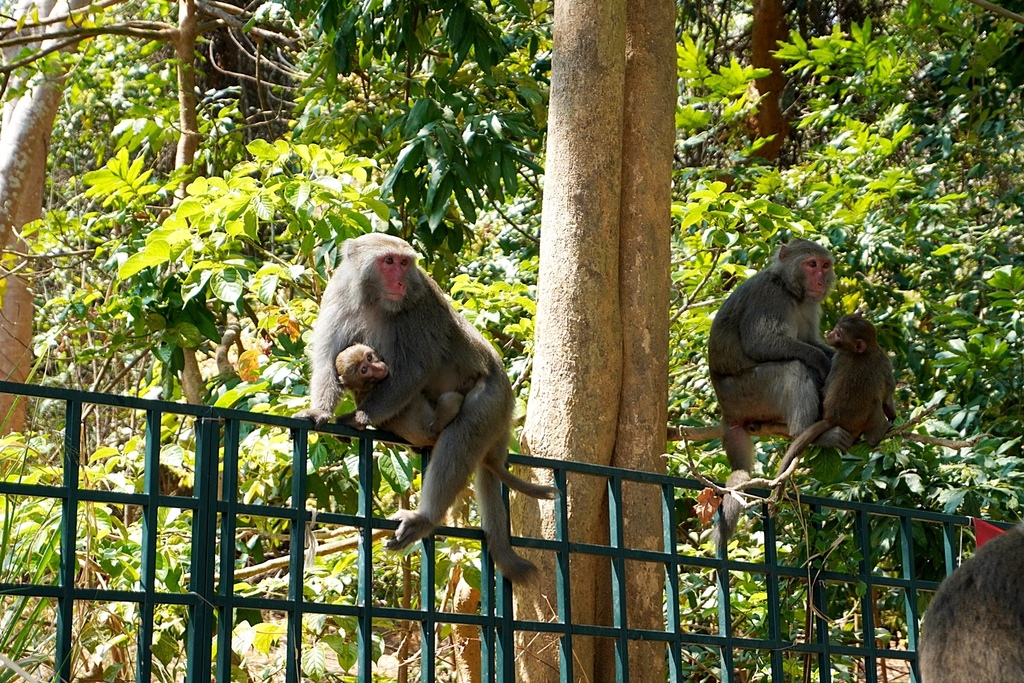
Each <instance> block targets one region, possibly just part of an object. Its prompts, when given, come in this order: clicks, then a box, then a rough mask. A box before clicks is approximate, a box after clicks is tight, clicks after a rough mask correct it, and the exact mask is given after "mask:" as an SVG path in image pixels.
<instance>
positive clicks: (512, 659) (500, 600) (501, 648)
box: [480, 487, 516, 683]
mask: <svg viewBox="0 0 1024 683" xmlns="http://www.w3.org/2000/svg"><path fill="white" fill-rule="evenodd" d="M501 492H502V493H501V495H502V500H503V502H504V504H505V507H506V509H511V508H509V507H508V505H509V497H508V493H509V492H508V489H506V488H505V487H501ZM505 529H506V530H507V531H508V532H509V534H510V535H511V533H512V520H511V518H508V517H506V519H505ZM480 547H481V549H482V551H483V552H482V554H481V557H480V562H481V563H482V564H486V565H487V568H488V571H490V572H491V575H493V577H494V596H495V599H496V604H495V608H496V610H497V616H498V617H499V618H498V620H497V622H496V623H495V633H494V637H495V643H496V646H497V651H496V653H495V654H496V655H497V664H496V667H495V669H496V673H497V680H498V681H499V683H515V680H516V641H515V632H514V631H513V630H512V629H511V628H509V621H510V620H511V618H512V614H513V612H512V584H511V582H510V581H509V580H508V579H506V578H505V577H504V576H502V574H501V571H500V570H498V569H497V567H495V565H494V561H493V560H492V558H491V555H490V553H489V552H487V543H486V542H484V543H481V544H480Z"/></svg>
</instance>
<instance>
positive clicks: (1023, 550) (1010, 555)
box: [918, 525, 1024, 683]
mask: <svg viewBox="0 0 1024 683" xmlns="http://www.w3.org/2000/svg"><path fill="white" fill-rule="evenodd" d="M1022 579H1024V525H1022V526H1016V527H1014V528H1012V529H1010V530H1008V531H1006V532H1005V533H1003V534H1001V535H999V536H996V537H995V538H993V539H992V540H990V541H989V542H988V543H986V544H985V545H983V546H981V547H980V548H978V551H977V552H976V553H975V554H974V556H973V557H971V558H969V559H968V560H967V561H966V562H964V563H963V564H962V565H961V566H960V567H959V568H958V569H957V570H956V571H954V572H953V573H952V574H950V575H949V576H947V577H946V579H945V580H944V581H943V582H942V584H941V585H939V590H938V592H936V593H935V597H934V598H933V599H932V602H931V605H929V606H928V611H927V612H925V615H924V624H923V625H922V627H921V641H920V646H919V648H918V662H919V664H920V667H921V683H1019V681H1022V680H1024V580H1022Z"/></svg>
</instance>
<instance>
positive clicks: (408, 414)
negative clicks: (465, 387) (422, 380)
mask: <svg viewBox="0 0 1024 683" xmlns="http://www.w3.org/2000/svg"><path fill="white" fill-rule="evenodd" d="M353 351H354V352H355V353H352V352H353ZM366 354H369V358H370V359H372V361H370V362H374V363H375V364H379V366H382V367H383V368H384V371H385V372H389V368H387V366H386V364H385V363H384V362H383V361H381V360H379V359H377V358H376V352H375V351H374V350H373V349H371V348H370V347H369V346H367V345H366V344H353V345H352V346H350V347H348V348H347V349H345V350H344V351H342V352H341V353H339V354H338V357H337V359H336V360H335V368H336V369H337V371H338V376H339V378H340V379H341V383H342V385H343V386H344V387H345V389H347V390H349V391H350V392H351V393H352V398H353V400H354V401H355V403H356V406H357V407H358V406H360V405H362V402H363V399H365V398H366V396H367V395H368V394H369V393H370V390H372V389H373V387H375V386H376V385H377V384H378V382H380V378H377V377H375V376H374V375H373V374H368V375H365V376H364V375H360V374H359V373H358V366H359V365H361V364H363V363H364V362H368V361H366V360H362V359H363V358H364V357H365V356H366ZM463 400H465V397H464V396H463V395H462V394H460V393H459V392H457V391H446V392H445V393H443V394H441V395H440V396H438V397H437V400H436V401H431V400H430V399H429V398H427V396H426V395H425V394H423V393H420V394H418V395H417V396H413V397H412V399H411V400H410V401H409V405H407V406H406V408H405V410H403V411H402V412H401V413H399V414H398V415H396V416H395V417H393V418H391V419H390V420H388V421H387V422H385V423H383V424H379V425H375V426H376V427H378V428H380V429H386V430H387V431H389V432H392V433H394V434H397V435H398V436H400V437H402V438H403V439H405V440H406V441H408V442H409V443H410V445H412V446H415V447H417V448H424V447H427V446H433V445H434V444H436V443H437V439H438V437H439V436H440V435H441V431H442V430H444V428H445V427H447V426H448V424H449V423H451V421H452V420H454V419H455V416H456V415H458V413H459V409H460V408H461V407H462V402H463ZM354 416H355V413H349V414H347V415H342V416H341V417H339V418H338V422H340V423H342V424H352V423H353V422H354V419H353V418H354ZM353 426H354V425H353ZM483 463H484V464H485V465H486V466H487V467H488V468H490V469H491V471H492V472H494V474H495V475H496V476H497V477H498V479H500V480H501V481H502V483H503V484H505V486H507V487H509V488H510V489H513V490H515V491H519V492H520V493H525V494H526V495H528V496H532V497H533V498H545V499H548V500H550V499H552V498H555V497H556V496H557V495H558V489H556V488H554V487H551V486H543V485H541V484H534V483H533V482H529V481H525V480H523V479H520V478H519V477H517V476H516V475H514V474H512V473H511V472H509V471H508V470H507V469H505V462H504V460H502V461H501V462H496V461H495V460H494V459H492V458H484V460H483Z"/></svg>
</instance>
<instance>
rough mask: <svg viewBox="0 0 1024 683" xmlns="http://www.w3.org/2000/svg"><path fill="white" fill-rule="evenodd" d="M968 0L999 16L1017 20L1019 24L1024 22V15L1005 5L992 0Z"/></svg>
mask: <svg viewBox="0 0 1024 683" xmlns="http://www.w3.org/2000/svg"><path fill="white" fill-rule="evenodd" d="M967 2H970V3H973V4H975V5H977V6H978V7H981V8H982V9H986V10H988V11H989V12H992V13H994V14H998V15H999V16H1001V17H1003V18H1005V19H1010V20H1011V21H1016V22H1017V23H1018V24H1024V16H1021V15H1020V14H1017V13H1016V12H1011V11H1010V10H1008V9H1006V8H1005V7H1000V6H999V5H996V4H993V3H991V2H988V0H967Z"/></svg>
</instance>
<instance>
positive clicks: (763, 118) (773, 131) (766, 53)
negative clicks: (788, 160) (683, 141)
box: [750, 0, 789, 160]
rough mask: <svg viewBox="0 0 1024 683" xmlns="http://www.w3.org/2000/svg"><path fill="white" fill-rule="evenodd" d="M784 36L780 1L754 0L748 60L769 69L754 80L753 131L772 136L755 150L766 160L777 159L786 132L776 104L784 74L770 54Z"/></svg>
mask: <svg viewBox="0 0 1024 683" xmlns="http://www.w3.org/2000/svg"><path fill="white" fill-rule="evenodd" d="M788 37H789V35H788V32H787V28H786V11H785V8H784V7H783V5H782V0H754V20H753V26H752V28H751V36H750V63H751V65H753V66H755V67H758V68H765V69H771V70H772V72H771V74H769V75H768V76H765V77H764V78H759V79H757V81H755V85H756V86H757V91H758V93H759V94H760V95H761V101H760V103H759V104H758V105H757V134H758V135H759V136H761V137H768V136H770V135H774V136H775V137H774V138H773V139H772V140H770V141H769V142H768V143H766V144H765V145H764V146H763V147H761V148H760V149H759V150H758V152H757V153H758V154H760V155H761V156H763V157H764V158H765V159H769V160H774V159H776V158H778V156H779V150H781V149H782V145H783V143H785V142H786V137H787V136H788V135H789V121H788V120H786V117H785V116H783V114H782V108H781V105H780V104H779V98H780V97H781V96H782V91H783V90H784V89H785V87H786V77H785V76H784V75H783V74H782V65H781V64H779V60H777V59H775V57H774V56H773V55H772V53H773V52H775V50H777V49H778V44H779V41H780V40H785V39H786V38H788Z"/></svg>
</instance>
